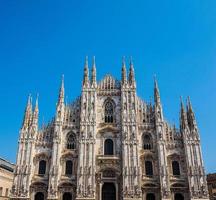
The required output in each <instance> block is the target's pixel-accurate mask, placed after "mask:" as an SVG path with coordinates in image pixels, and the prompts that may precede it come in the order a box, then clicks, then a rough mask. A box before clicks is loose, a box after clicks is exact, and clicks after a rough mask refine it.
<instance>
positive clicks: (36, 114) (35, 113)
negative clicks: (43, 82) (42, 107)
mask: <svg viewBox="0 0 216 200" xmlns="http://www.w3.org/2000/svg"><path fill="white" fill-rule="evenodd" d="M38 97H39V94H37V97H36V101H35V108H34V112H33V116H32V124H33V125H36V126H37V125H38V114H39V108H38Z"/></svg>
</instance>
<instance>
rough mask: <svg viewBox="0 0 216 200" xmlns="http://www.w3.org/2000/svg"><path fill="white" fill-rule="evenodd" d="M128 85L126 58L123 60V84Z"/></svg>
mask: <svg viewBox="0 0 216 200" xmlns="http://www.w3.org/2000/svg"><path fill="white" fill-rule="evenodd" d="M125 83H127V71H126V64H125V57H123V58H122V84H125Z"/></svg>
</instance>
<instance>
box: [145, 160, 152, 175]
mask: <svg viewBox="0 0 216 200" xmlns="http://www.w3.org/2000/svg"><path fill="white" fill-rule="evenodd" d="M145 173H146V175H147V176H153V166H152V162H151V161H145Z"/></svg>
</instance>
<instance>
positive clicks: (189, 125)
mask: <svg viewBox="0 0 216 200" xmlns="http://www.w3.org/2000/svg"><path fill="white" fill-rule="evenodd" d="M129 65H130V66H129V73H128V75H127V72H126V64H125V61H124V60H123V63H122V77H121V81H118V80H116V79H115V78H114V77H113V76H111V75H106V76H105V77H104V78H103V80H101V81H100V82H97V81H96V66H95V61H94V59H93V64H92V69H91V76H89V68H88V61H87V59H86V61H85V67H84V77H83V82H82V91H81V96H80V97H78V98H77V99H76V100H75V101H74V102H72V103H71V104H66V103H65V91H64V79H62V83H61V87H60V91H59V97H58V102H57V106H56V115H55V117H54V118H53V120H52V121H51V122H50V123H49V124H47V125H46V126H43V127H42V128H40V129H39V128H38V113H39V109H38V100H36V104H35V107H34V109H32V98H31V97H29V99H28V103H27V106H26V110H25V115H24V120H23V124H22V128H21V129H20V136H19V145H18V152H17V163H16V169H15V172H14V181H13V186H12V189H11V199H14V200H18V199H22V200H30V199H31V200H46V199H47V200H207V199H209V197H208V190H207V183H206V175H205V171H204V164H203V159H202V153H201V147H200V136H199V132H198V128H197V123H196V119H195V115H194V112H193V109H192V105H191V102H190V99H189V98H188V100H187V105H186V108H185V107H184V105H183V102H182V101H181V103H180V117H179V118H180V127H179V128H175V127H174V126H171V125H170V124H168V123H167V122H166V120H165V119H164V116H163V109H162V104H161V99H160V93H159V88H158V84H157V81H156V79H155V81H154V102H153V103H146V102H145V101H143V100H141V99H140V98H139V97H138V96H137V93H136V81H135V74H134V67H133V63H132V61H130V64H129Z"/></svg>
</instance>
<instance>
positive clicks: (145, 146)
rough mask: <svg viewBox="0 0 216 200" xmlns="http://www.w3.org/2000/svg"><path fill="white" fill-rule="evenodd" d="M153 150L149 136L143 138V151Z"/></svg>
mask: <svg viewBox="0 0 216 200" xmlns="http://www.w3.org/2000/svg"><path fill="white" fill-rule="evenodd" d="M152 148H153V144H152V139H151V137H150V136H149V135H144V136H143V149H145V150H151V149H152Z"/></svg>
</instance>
